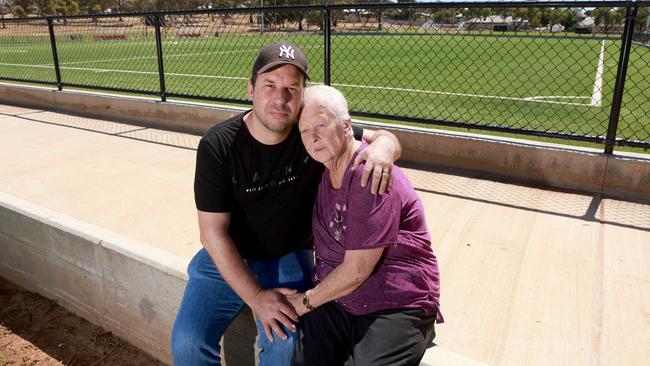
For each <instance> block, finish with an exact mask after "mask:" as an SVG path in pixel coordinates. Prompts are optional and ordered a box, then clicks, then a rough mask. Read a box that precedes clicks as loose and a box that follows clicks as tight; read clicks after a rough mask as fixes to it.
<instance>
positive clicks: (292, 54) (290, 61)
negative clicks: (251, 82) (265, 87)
mask: <svg viewBox="0 0 650 366" xmlns="http://www.w3.org/2000/svg"><path fill="white" fill-rule="evenodd" d="M279 65H293V66H295V67H297V68H298V69H299V70H300V71H302V73H303V74H304V75H305V77H306V78H307V79H309V75H307V57H305V53H304V52H302V50H301V49H300V48H298V46H296V45H294V44H292V43H289V42H286V41H279V42H273V43H270V44H267V45H266V46H264V47H262V49H260V53H259V54H258V55H257V60H255V64H253V74H252V76H253V77H255V75H259V74H261V73H263V72H265V71H269V70H270V69H272V68H274V67H276V66H279Z"/></svg>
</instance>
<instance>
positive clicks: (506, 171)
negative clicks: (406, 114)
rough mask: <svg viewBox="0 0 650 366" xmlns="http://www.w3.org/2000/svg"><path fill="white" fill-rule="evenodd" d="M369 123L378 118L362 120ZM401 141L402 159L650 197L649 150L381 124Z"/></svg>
mask: <svg viewBox="0 0 650 366" xmlns="http://www.w3.org/2000/svg"><path fill="white" fill-rule="evenodd" d="M355 124H357V125H359V126H362V127H365V128H377V127H378V125H377V124H374V123H367V122H362V121H357V122H355ZM381 128H382V129H385V130H388V131H391V132H392V133H394V134H395V135H396V136H397V138H398V139H399V140H400V143H401V144H402V158H401V161H404V162H406V163H410V164H414V165H416V166H418V167H422V168H425V169H431V170H436V169H440V168H447V169H453V170H458V171H461V172H471V173H475V174H479V175H487V176H492V177H496V178H499V179H507V180H508V181H511V182H512V181H514V182H521V183H525V184H533V185H540V186H545V187H554V188H561V189H570V190H577V191H582V192H591V193H601V194H604V195H609V196H615V197H620V198H624V199H640V200H648V199H650V155H641V154H625V155H623V154H615V155H606V154H604V153H602V152H600V151H599V150H596V149H589V148H581V147H573V146H565V145H559V144H550V143H541V142H534V141H527V140H520V139H511V138H501V137H490V136H485V135H477V134H470V133H462V134H461V133H455V132H451V131H439V130H432V129H424V128H417V127H404V126H399V125H394V124H382V125H381Z"/></svg>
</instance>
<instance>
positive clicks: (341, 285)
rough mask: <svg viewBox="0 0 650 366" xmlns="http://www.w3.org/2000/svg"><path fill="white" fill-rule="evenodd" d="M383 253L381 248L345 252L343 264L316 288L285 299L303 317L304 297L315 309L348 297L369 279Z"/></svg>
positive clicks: (305, 309)
mask: <svg viewBox="0 0 650 366" xmlns="http://www.w3.org/2000/svg"><path fill="white" fill-rule="evenodd" d="M383 252H384V248H383V247H380V248H372V249H357V250H347V251H346V252H345V256H344V257H343V263H341V264H340V265H339V266H338V267H336V268H335V269H334V270H333V271H332V273H330V274H329V275H328V276H327V277H325V279H323V281H321V282H320V283H319V284H318V285H316V287H314V288H312V289H310V290H307V292H305V293H297V294H295V295H289V296H287V299H288V300H289V302H290V303H291V305H293V307H294V308H295V309H296V312H297V313H298V315H303V314H305V313H306V312H308V311H309V309H308V308H307V307H306V306H305V304H303V298H304V297H305V296H307V299H308V300H309V302H308V304H309V305H310V306H312V307H317V306H320V305H322V304H325V303H326V302H329V301H332V300H335V299H338V298H340V297H343V296H345V295H348V294H350V293H351V292H352V291H354V290H355V289H356V288H357V287H359V286H360V285H361V284H362V283H363V282H364V281H365V280H366V279H367V278H368V277H370V275H371V274H372V271H373V270H374V269H375V266H376V265H377V262H379V259H380V258H381V255H382V254H383Z"/></svg>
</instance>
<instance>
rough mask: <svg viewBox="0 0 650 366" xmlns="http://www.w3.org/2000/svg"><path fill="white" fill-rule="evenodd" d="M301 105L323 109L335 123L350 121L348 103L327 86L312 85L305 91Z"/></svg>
mask: <svg viewBox="0 0 650 366" xmlns="http://www.w3.org/2000/svg"><path fill="white" fill-rule="evenodd" d="M303 104H305V105H306V104H315V105H317V106H321V107H323V108H325V110H327V111H328V112H329V113H330V114H331V115H332V116H334V117H335V118H336V120H337V121H345V120H348V119H350V113H349V112H348V102H347V101H346V100H345V96H343V93H341V92H340V91H338V90H337V89H335V88H332V87H331V86H327V85H314V86H310V87H308V88H306V89H305V94H304V96H303Z"/></svg>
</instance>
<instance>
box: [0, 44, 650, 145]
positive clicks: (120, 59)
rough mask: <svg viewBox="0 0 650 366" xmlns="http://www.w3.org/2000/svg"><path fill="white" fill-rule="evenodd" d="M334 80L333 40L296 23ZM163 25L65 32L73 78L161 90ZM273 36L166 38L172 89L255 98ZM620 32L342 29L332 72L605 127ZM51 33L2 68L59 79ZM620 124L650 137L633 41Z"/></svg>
mask: <svg viewBox="0 0 650 366" xmlns="http://www.w3.org/2000/svg"><path fill="white" fill-rule="evenodd" d="M287 38H289V39H290V40H291V41H293V42H294V43H296V44H298V45H300V46H301V47H302V48H303V49H304V50H305V52H306V53H307V56H308V58H309V61H310V77H311V82H314V83H321V82H322V81H323V79H324V76H323V75H324V71H323V69H324V67H323V39H322V37H321V36H320V35H315V34H314V35H306V34H298V33H296V34H293V35H291V34H290V35H289V37H287ZM154 39H155V38H154V33H153V32H152V31H149V32H147V33H145V32H132V33H130V34H129V38H128V39H126V40H96V39H94V38H93V37H92V36H91V35H90V34H84V35H83V36H80V37H70V36H69V35H66V36H63V35H61V36H59V37H58V38H57V46H58V51H59V62H60V65H61V76H62V80H63V82H65V83H76V84H85V85H92V86H101V87H112V88H124V89H137V90H145V91H152V92H154V91H157V90H158V88H159V80H158V65H157V59H156V48H155V43H154ZM272 39H273V38H272V37H271V36H260V35H255V34H250V33H248V34H247V33H242V34H230V35H229V34H224V35H220V36H219V37H213V36H204V37H200V38H182V37H179V36H178V34H177V33H175V32H167V33H166V34H165V35H164V40H163V44H164V46H163V53H164V56H165V63H164V67H165V73H166V87H167V91H168V92H169V93H178V94H185V95H200V96H207V97H223V98H233V99H246V79H247V78H248V77H249V73H250V68H251V65H252V62H253V59H254V57H255V55H256V53H257V51H258V49H259V48H260V47H261V46H262V45H264V44H266V43H268V42H269V41H271V40H272ZM619 52H620V41H614V40H602V39H598V38H595V37H577V38H568V37H555V38H550V37H517V36H502V37H494V36H489V35H474V36H460V35H453V36H452V35H431V34H428V35H426V34H425V35H417V34H416V35H404V34H397V35H363V34H357V35H355V34H347V35H344V34H336V33H334V34H333V36H332V56H331V60H332V65H331V82H332V84H333V85H334V86H337V87H339V88H340V89H341V90H342V91H343V92H344V93H345V94H346V96H347V97H348V100H349V104H350V108H351V109H352V110H354V111H363V112H374V113H381V114H389V115H399V116H408V117H419V118H429V119H436V120H446V121H457V122H471V123H475V124H478V125H490V126H503V127H515V128H526V129H533V130H541V131H552V132H562V133H573V134H578V135H589V136H596V135H597V136H604V135H605V134H606V131H607V124H608V120H609V114H610V107H611V100H612V94H613V89H614V82H615V76H616V68H617V63H618V57H619ZM52 64H53V61H52V52H51V49H50V44H49V38H48V37H47V36H23V37H18V36H13V35H3V34H2V32H1V31H0V77H6V78H19V79H28V80H34V81H55V73H54V69H53V67H52V66H51V65H52ZM628 70H629V71H628V79H627V83H626V93H625V97H624V105H623V108H622V111H621V120H620V124H619V135H618V137H622V138H625V139H629V140H635V141H646V142H648V141H650V82H649V81H648V77H647V76H648V75H650V49H649V48H647V47H643V46H638V45H634V46H633V48H632V53H631V61H630V66H629V68H628Z"/></svg>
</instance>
